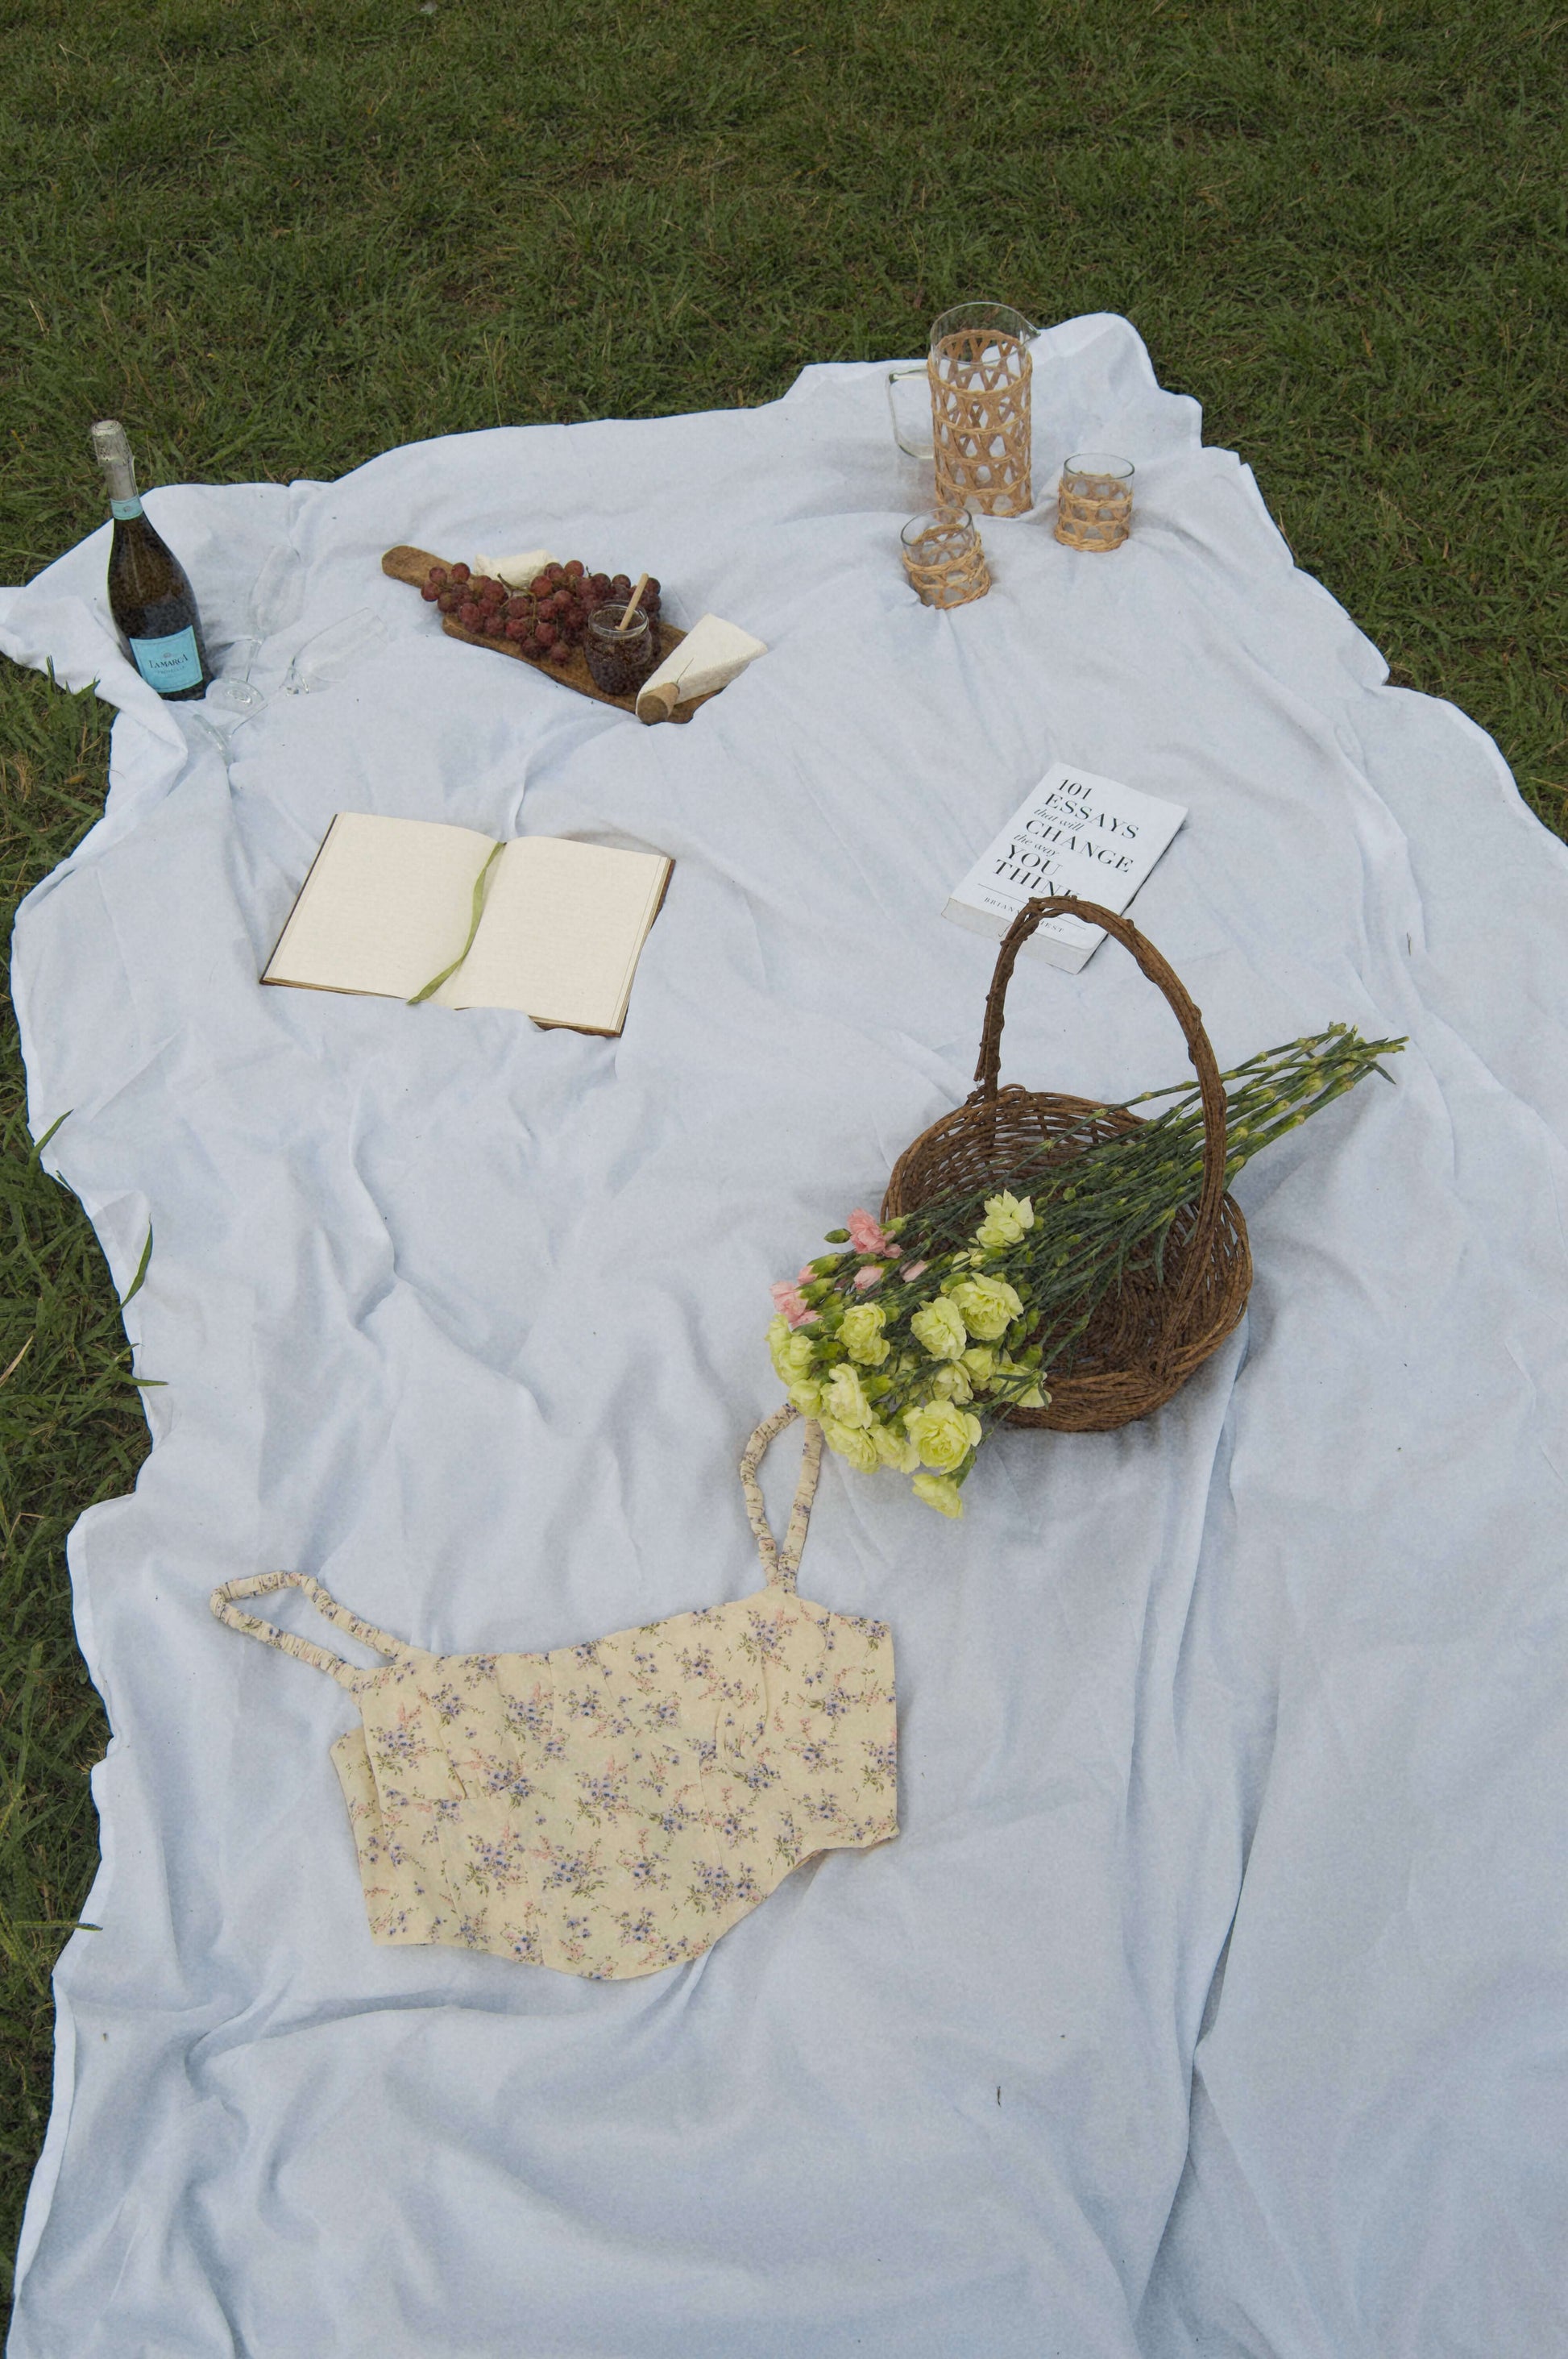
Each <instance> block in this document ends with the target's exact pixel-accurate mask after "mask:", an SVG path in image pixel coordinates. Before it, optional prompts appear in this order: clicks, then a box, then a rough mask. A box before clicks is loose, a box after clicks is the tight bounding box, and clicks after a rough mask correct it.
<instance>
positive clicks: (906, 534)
mask: <svg viewBox="0 0 1568 2359" xmlns="http://www.w3.org/2000/svg"><path fill="white" fill-rule="evenodd" d="M899 539H900V541H901V542H902V543H903V570H904V571H905V573H906V574H907V575H908V576H909V586H910V588H911V589H912V590H913V591H914V594H915V596H916V597H917V598H918V599H919V601H920V603H921V604H922V605H923V606H967V605H968V603H969V601H970V600H971V599H972V598H983V597H984V596H985V594H986V592H987V591H988V590H989V588H990V586H991V577H990V573H989V570H988V568H987V565H986V553H985V550H984V549H982V548H981V546H980V536H979V533H978V532H977V531H976V530H975V520H974V518H973V516H971V515H970V514H969V511H968V508H942V509H939V510H938V511H937V512H936V514H935V515H934V516H911V517H910V520H909V522H908V523H907V524H906V525H905V526H904V527H903V531H902V532H901V533H900V535H899Z"/></svg>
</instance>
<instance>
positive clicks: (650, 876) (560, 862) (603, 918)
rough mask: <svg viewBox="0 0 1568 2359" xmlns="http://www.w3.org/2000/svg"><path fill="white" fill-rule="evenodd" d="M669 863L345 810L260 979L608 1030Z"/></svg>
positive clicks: (623, 999)
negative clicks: (503, 1010)
mask: <svg viewBox="0 0 1568 2359" xmlns="http://www.w3.org/2000/svg"><path fill="white" fill-rule="evenodd" d="M671 866H672V863H671V862H670V861H669V860H667V859H666V858H665V855H664V854H663V853H655V852H623V851H620V850H617V849H616V848H615V847H613V846H612V845H610V844H602V843H576V842H574V841H573V840H572V839H571V838H570V837H567V836H553V835H522V836H517V837H515V838H514V840H513V841H512V842H511V843H494V842H493V841H492V838H491V837H489V836H488V835H481V834H479V833H478V832H476V831H475V830H474V829H473V828H471V827H451V826H449V825H448V824H446V823H445V822H444V821H438V820H419V819H379V818H375V817H373V816H372V815H371V814H370V813H369V812H366V811H340V812H339V813H338V815H337V817H336V818H335V819H334V820H333V821H332V824H331V826H330V828H329V829H328V831H327V833H326V836H325V838H324V839H323V842H322V844H321V849H320V851H319V853H317V854H316V857H315V860H314V861H313V862H312V863H311V866H310V873H309V875H308V876H307V877H306V879H305V882H304V884H303V885H302V886H300V888H299V896H298V898H297V900H296V902H295V904H294V907H293V908H292V909H291V910H290V912H289V916H288V922H287V925H286V926H285V927H284V929H283V932H282V935H281V936H280V938H279V940H278V945H277V948H276V950H275V951H274V952H273V954H272V956H271V958H270V959H269V960H268V962H267V965H266V971H265V973H264V974H263V976H262V981H263V982H264V983H281V984H297V985H298V986H300V987H301V988H303V989H305V990H308V991H350V992H362V993H368V994H370V995H374V996H380V997H384V998H388V999H406V1000H422V999H428V1000H431V1001H433V1002H434V1004H435V1005H436V1006H438V1007H514V1008H516V1009H518V1010H519V1011H520V1012H521V1013H522V1014H523V1015H524V1016H532V1017H533V1019H534V1021H535V1024H546V1025H552V1024H560V1025H566V1026H568V1027H570V1028H571V1029H572V1030H574V1031H578V1032H602V1033H606V1034H610V1035H613V1034H615V1033H618V1032H619V1031H620V1029H621V1027H622V1024H623V1023H624V1022H625V1020H626V1003H627V1001H628V999H629V998H630V997H631V994H632V979H633V975H634V974H635V973H636V972H637V961H638V958H639V957H640V955H641V953H642V949H643V943H644V941H646V940H647V938H648V929H649V928H650V927H651V926H652V924H653V922H654V919H655V918H656V917H657V916H658V914H659V904H660V902H661V901H662V900H663V899H664V897H665V886H666V885H667V883H668V882H669V875H670V869H671Z"/></svg>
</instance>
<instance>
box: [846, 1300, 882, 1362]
mask: <svg viewBox="0 0 1568 2359" xmlns="http://www.w3.org/2000/svg"><path fill="white" fill-rule="evenodd" d="M886 1318H887V1313H886V1312H885V1311H884V1310H883V1309H882V1307H881V1303H880V1302H857V1303H856V1304H855V1306H854V1308H853V1309H852V1310H846V1311H845V1313H844V1323H843V1325H842V1326H841V1327H840V1328H839V1330H838V1340H839V1342H840V1343H842V1344H843V1346H844V1349H845V1350H846V1352H848V1353H849V1357H850V1358H851V1359H852V1360H858V1361H859V1362H860V1365H861V1367H862V1368H880V1367H881V1364H882V1362H883V1361H884V1360H885V1359H886V1358H887V1355H888V1353H889V1352H890V1351H891V1350H892V1345H891V1344H890V1343H888V1342H887V1340H886V1338H885V1337H884V1336H883V1334H882V1328H883V1325H884V1323H885V1321H886Z"/></svg>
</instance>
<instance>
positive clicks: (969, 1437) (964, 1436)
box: [903, 1400, 984, 1474]
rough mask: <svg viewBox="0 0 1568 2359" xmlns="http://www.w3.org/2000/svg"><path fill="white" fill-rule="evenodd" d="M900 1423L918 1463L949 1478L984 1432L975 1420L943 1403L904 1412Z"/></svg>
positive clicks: (930, 1403)
mask: <svg viewBox="0 0 1568 2359" xmlns="http://www.w3.org/2000/svg"><path fill="white" fill-rule="evenodd" d="M903 1422H904V1430H905V1431H906V1432H907V1433H908V1435H909V1438H910V1440H911V1441H913V1442H914V1446H915V1448H916V1450H918V1451H919V1452H920V1456H921V1460H922V1462H923V1463H924V1464H925V1465H927V1466H934V1467H935V1469H936V1472H937V1473H938V1474H951V1473H952V1472H953V1470H954V1468H955V1467H956V1466H961V1465H962V1463H963V1462H964V1460H965V1459H966V1458H967V1457H968V1454H969V1452H970V1451H971V1450H973V1449H974V1447H975V1445H976V1444H977V1442H978V1441H979V1438H980V1435H981V1433H982V1432H983V1431H984V1428H983V1427H982V1426H981V1424H980V1421H979V1418H978V1417H972V1416H971V1415H970V1413H969V1411H968V1409H963V1408H955V1406H954V1404H953V1403H952V1402H951V1401H944V1400H939V1401H927V1402H925V1403H924V1404H923V1405H922V1407H921V1408H912V1409H906V1410H905V1411H904V1418H903Z"/></svg>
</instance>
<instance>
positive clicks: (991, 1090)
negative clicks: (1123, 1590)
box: [882, 895, 1252, 1433]
mask: <svg viewBox="0 0 1568 2359" xmlns="http://www.w3.org/2000/svg"><path fill="white" fill-rule="evenodd" d="M1058 912H1060V913H1062V914H1065V915H1067V916H1071V917H1075V918H1082V919H1085V920H1086V921H1087V923H1088V924H1090V925H1095V926H1102V927H1103V928H1104V929H1105V931H1106V932H1107V933H1108V934H1110V935H1112V936H1114V938H1115V940H1117V941H1119V942H1120V943H1121V944H1122V945H1123V946H1124V948H1125V949H1127V950H1128V951H1130V952H1131V954H1132V956H1133V958H1134V959H1135V960H1136V961H1137V962H1138V964H1139V966H1140V967H1141V970H1142V972H1143V973H1144V974H1146V975H1147V976H1148V978H1149V980H1150V982H1151V983H1152V984H1155V985H1157V987H1158V988H1159V989H1160V990H1161V991H1162V992H1163V994H1164V995H1165V997H1166V999H1167V1000H1168V1001H1169V1002H1170V1005H1171V1008H1172V1011H1173V1014H1174V1016H1175V1018H1176V1021H1177V1023H1178V1024H1179V1025H1180V1026H1181V1027H1182V1031H1183V1034H1184V1038H1185V1040H1186V1044H1187V1054H1188V1057H1189V1058H1190V1060H1191V1061H1192V1063H1193V1066H1194V1067H1195V1071H1196V1073H1197V1080H1198V1091H1199V1095H1200V1098H1201V1101H1202V1104H1203V1114H1204V1155H1203V1184H1202V1188H1201V1190H1200V1192H1199V1195H1198V1199H1197V1201H1196V1202H1195V1203H1193V1204H1188V1205H1185V1206H1184V1208H1183V1210H1182V1211H1181V1212H1179V1213H1178V1214H1177V1216H1176V1219H1175V1221H1174V1222H1173V1224H1172V1227H1171V1229H1170V1231H1169V1233H1168V1235H1167V1238H1166V1242H1165V1249H1164V1256H1163V1266H1162V1270H1160V1271H1156V1269H1155V1267H1154V1265H1153V1260H1152V1255H1149V1256H1144V1258H1143V1259H1142V1261H1141V1262H1140V1263H1135V1264H1133V1265H1132V1266H1130V1267H1129V1269H1128V1270H1127V1271H1126V1272H1125V1273H1124V1275H1123V1277H1122V1279H1121V1282H1120V1284H1119V1287H1118V1288H1117V1289H1116V1290H1115V1292H1114V1293H1112V1294H1111V1295H1109V1296H1108V1297H1106V1298H1105V1299H1103V1300H1102V1301H1101V1302H1100V1303H1099V1304H1098V1307H1097V1308H1096V1310H1095V1311H1094V1313H1093V1316H1092V1317H1091V1319H1090V1321H1089V1323H1088V1326H1087V1330H1086V1331H1085V1332H1084V1333H1083V1334H1082V1335H1081V1336H1080V1337H1079V1338H1078V1340H1077V1342H1076V1344H1074V1345H1072V1346H1071V1347H1070V1349H1069V1353H1068V1355H1067V1357H1066V1359H1065V1363H1064V1365H1063V1368H1062V1370H1061V1371H1060V1372H1057V1373H1053V1372H1052V1367H1051V1359H1052V1344H1053V1333H1054V1332H1057V1331H1053V1332H1048V1333H1043V1334H1041V1335H1040V1336H1038V1337H1037V1338H1036V1339H1035V1340H1037V1341H1038V1342H1040V1343H1043V1344H1044V1348H1045V1356H1046V1374H1045V1379H1044V1380H1045V1384H1046V1386H1047V1388H1048V1390H1049V1392H1050V1395H1051V1398H1050V1401H1049V1403H1048V1404H1047V1406H1046V1407H1045V1408H1043V1409H1024V1408H1015V1409H1011V1410H1010V1411H1009V1412H1008V1422H1009V1423H1010V1424H1012V1425H1024V1426H1044V1427H1048V1428H1049V1429H1051V1430H1053V1431H1054V1432H1057V1433H1109V1432H1112V1431H1113V1430H1115V1429H1116V1428H1117V1427H1118V1426H1121V1425H1129V1424H1130V1423H1131V1422H1132V1420H1133V1419H1135V1418H1141V1417H1147V1416H1148V1415H1149V1414H1150V1412H1151V1410H1152V1409H1156V1408H1160V1407H1162V1404H1163V1403H1164V1402H1166V1401H1168V1400H1169V1399H1170V1398H1171V1397H1172V1395H1173V1393H1175V1392H1177V1391H1179V1390H1180V1388H1181V1386H1183V1385H1184V1384H1185V1382H1186V1380H1187V1378H1188V1377H1189V1376H1190V1375H1194V1374H1195V1372H1196V1370H1197V1369H1198V1368H1200V1367H1201V1366H1202V1365H1203V1363H1204V1362H1205V1361H1206V1359H1207V1358H1208V1356H1209V1354H1210V1353H1211V1352H1213V1351H1214V1350H1215V1349H1216V1348H1217V1346H1218V1344H1219V1343H1222V1342H1223V1341H1224V1339H1225V1337H1226V1336H1227V1335H1228V1334H1229V1333H1230V1332H1231V1330H1232V1328H1233V1327H1235V1326H1236V1325H1237V1323H1238V1321H1239V1320H1240V1317H1241V1314H1242V1312H1243V1311H1244V1310H1245V1309H1246V1308H1247V1296H1248V1291H1249V1288H1250V1286H1251V1283H1252V1256H1251V1252H1250V1250H1249V1245H1248V1242H1247V1224H1246V1223H1245V1221H1244V1220H1243V1219H1242V1217H1241V1211H1240V1207H1239V1206H1238V1204H1237V1203H1236V1202H1235V1201H1234V1199H1233V1198H1232V1197H1231V1196H1229V1195H1228V1194H1227V1191H1226V1186H1225V1087H1224V1084H1223V1082H1221V1080H1220V1078H1219V1068H1218V1066H1217V1063H1216V1061H1215V1054H1214V1050H1213V1049H1212V1048H1211V1047H1210V1046H1209V1039H1208V1035H1207V1033H1206V1031H1205V1030H1204V1027H1203V1019H1202V1016H1201V1015H1200V1014H1199V1011H1198V1009H1197V1008H1196V1007H1195V1006H1194V1004H1193V1002H1192V1000H1191V999H1190V998H1189V997H1188V995H1187V994H1186V992H1185V991H1184V989H1183V987H1182V985H1181V983H1180V982H1179V981H1178V979H1177V977H1176V975H1175V973H1173V970H1172V968H1171V967H1170V966H1169V965H1168V964H1167V963H1166V962H1165V960H1164V959H1162V957H1161V955H1160V953H1159V951H1157V950H1156V949H1155V948H1154V946H1153V944H1152V942H1150V941H1147V940H1145V939H1144V937H1143V936H1142V935H1141V933H1140V932H1139V931H1138V929H1137V928H1136V926H1133V925H1130V924H1129V922H1128V921H1127V919H1125V918H1119V917H1117V916H1115V915H1114V914H1113V913H1112V912H1111V911H1110V910H1109V909H1103V908H1099V907H1098V904H1096V903H1094V902H1092V901H1078V900H1074V899H1072V898H1070V897H1065V896H1059V895H1049V896H1046V897H1043V898H1041V899H1038V900H1033V901H1029V902H1027V903H1026V904H1025V905H1024V907H1023V908H1022V909H1021V910H1020V912H1019V914H1018V916H1017V917H1016V918H1015V919H1013V922H1012V924H1011V927H1010V929H1009V930H1008V933H1007V936H1006V938H1005V940H1003V942H1002V945H1001V949H1000V951H999V953H998V956H997V962H996V972H995V973H994V974H993V976H992V978H991V987H990V991H989V995H988V997H987V1000H986V1016H985V1025H984V1028H983V1029H982V1031H981V1034H980V1054H979V1063H978V1065H977V1066H976V1068H975V1087H974V1089H973V1090H972V1091H971V1092H970V1093H969V1095H968V1098H967V1099H966V1101H965V1103H963V1104H962V1105H961V1106H959V1107H958V1108H957V1112H956V1113H953V1114H945V1115H944V1116H943V1117H942V1119H941V1121H940V1122H935V1123H933V1124H932V1125H931V1127H930V1129H929V1130H926V1131H923V1132H922V1133H921V1135H920V1136H919V1137H918V1138H917V1139H915V1140H914V1143H913V1145H911V1146H909V1147H905V1149H904V1151H903V1154H902V1155H901V1156H900V1157H899V1158H898V1161H897V1162H896V1163H895V1164H894V1166H893V1169H892V1179H891V1180H889V1182H888V1188H887V1193H886V1195H885V1196H884V1197H883V1199H882V1218H883V1219H884V1220H891V1219H892V1218H894V1217H895V1216H896V1215H897V1214H899V1213H901V1212H914V1210H915V1209H916V1208H917V1207H918V1206H919V1205H921V1204H926V1203H930V1202H932V1201H934V1200H935V1199H936V1198H939V1197H942V1196H948V1195H954V1194H957V1193H958V1192H959V1191H960V1190H975V1189H977V1188H979V1187H982V1186H986V1185H989V1184H993V1183H994V1185H995V1186H996V1187H997V1188H998V1189H1002V1188H1013V1189H1015V1190H1016V1191H1017V1192H1020V1193H1025V1194H1026V1193H1028V1191H1029V1188H1030V1185H1031V1184H1032V1182H1033V1186H1035V1187H1038V1185H1039V1174H1040V1167H1041V1163H1042V1160H1043V1159H1044V1162H1045V1163H1046V1164H1047V1165H1050V1166H1060V1165H1063V1164H1065V1163H1068V1162H1070V1161H1071V1160H1072V1158H1074V1157H1075V1156H1076V1155H1081V1154H1082V1153H1083V1152H1084V1150H1085V1148H1086V1147H1092V1146H1094V1145H1095V1144H1097V1142H1098V1141H1099V1140H1101V1139H1105V1138H1110V1137H1114V1136H1116V1134H1117V1133H1118V1132H1119V1131H1127V1130H1135V1129H1137V1128H1139V1127H1140V1122H1139V1117H1138V1116H1137V1115H1136V1114H1130V1113H1129V1112H1128V1111H1127V1109H1126V1108H1125V1107H1123V1106H1114V1105H1101V1104H1098V1103H1096V1102H1095V1101H1094V1100H1093V1099H1090V1098H1075V1097H1061V1096H1057V1095H1055V1094H1054V1093H1050V1092H1043V1091H1036V1090H1026V1089H1022V1088H1021V1087H1020V1086H1019V1085H1018V1084H1017V1083H1016V1082H1010V1083H1009V1084H1008V1086H1007V1087H1006V1088H1005V1089H1001V1088H999V1087H998V1085H997V1076H998V1072H999V1070H1000V1056H1001V1029H1002V1019H1003V1011H1004V1007H1005V1005H1006V1000H1007V986H1008V984H1009V982H1010V980H1011V975H1012V969H1013V963H1014V962H1015V960H1016V959H1017V957H1018V953H1019V951H1021V950H1022V947H1023V945H1024V943H1025V942H1026V941H1027V940H1029V937H1030V935H1031V934H1032V933H1033V931H1034V929H1035V927H1036V926H1037V925H1039V923H1040V922H1041V920H1042V919H1044V918H1049V917H1053V916H1055V915H1056V914H1057V913H1058ZM1060 1324H1061V1325H1062V1326H1063V1327H1065V1326H1066V1325H1070V1324H1071V1321H1065V1322H1060Z"/></svg>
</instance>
